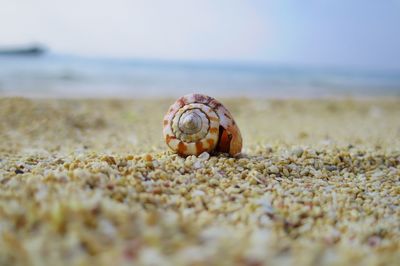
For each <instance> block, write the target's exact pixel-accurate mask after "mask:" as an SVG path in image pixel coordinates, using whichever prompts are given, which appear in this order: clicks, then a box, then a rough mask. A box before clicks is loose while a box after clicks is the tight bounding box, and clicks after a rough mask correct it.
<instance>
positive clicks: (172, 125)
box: [163, 94, 242, 156]
mask: <svg viewBox="0 0 400 266" xmlns="http://www.w3.org/2000/svg"><path fill="white" fill-rule="evenodd" d="M163 133H164V138H165V141H166V143H167V145H168V146H169V147H170V148H171V149H172V150H173V151H175V152H177V153H178V154H179V155H182V156H188V155H199V154H201V153H202V152H205V151H206V152H213V151H216V152H225V153H229V154H230V155H231V156H235V155H238V154H239V153H240V151H241V150H242V136H241V134H240V130H239V128H238V126H237V124H236V122H235V120H234V119H233V117H232V115H231V114H230V113H229V111H228V110H227V109H226V108H225V107H224V106H223V105H222V104H221V103H220V102H219V101H217V100H216V99H214V98H212V97H209V96H206V95H202V94H189V95H185V96H183V97H181V98H179V99H178V100H177V101H176V102H175V103H174V104H173V105H171V107H170V108H169V110H168V112H167V114H166V115H165V117H164V130H163Z"/></svg>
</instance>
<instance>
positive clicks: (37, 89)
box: [0, 54, 400, 98]
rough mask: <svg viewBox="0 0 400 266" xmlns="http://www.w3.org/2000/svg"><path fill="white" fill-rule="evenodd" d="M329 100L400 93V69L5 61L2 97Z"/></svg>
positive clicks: (59, 58) (55, 58)
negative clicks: (197, 96)
mask: <svg viewBox="0 0 400 266" xmlns="http://www.w3.org/2000/svg"><path fill="white" fill-rule="evenodd" d="M191 92H200V93H205V94H209V95H213V96H216V97H251V98H254V97H262V98H264V97H267V98H268V97H269V98H324V97H376V96H382V97H393V96H400V72H395V71H366V70H355V69H343V68H317V67H296V66H286V65H272V64H271V65H262V64H246V63H223V62H220V63H216V62H184V61H161V60H138V59H136V60H134V59H106V58H84V57H77V56H67V55H55V54H47V55H44V56H37V57H34V56H32V57H27V56H24V57H23V56H20V57H18V56H2V57H0V96H27V97H72V98H75V97H90V98H92V97H94V98H102V97H113V98H134V97H177V96H180V95H184V94H187V93H191Z"/></svg>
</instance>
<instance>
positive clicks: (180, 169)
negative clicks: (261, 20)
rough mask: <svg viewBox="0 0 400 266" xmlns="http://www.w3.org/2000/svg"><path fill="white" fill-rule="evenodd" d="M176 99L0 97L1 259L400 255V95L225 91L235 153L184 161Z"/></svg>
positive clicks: (365, 261) (279, 259) (56, 261)
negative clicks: (328, 96) (174, 121)
mask: <svg viewBox="0 0 400 266" xmlns="http://www.w3.org/2000/svg"><path fill="white" fill-rule="evenodd" d="M174 100H175V99H153V100H150V99H143V100H107V99H102V100H100V99H97V100H79V99H70V100H58V99H24V98H1V99H0V265H132V264H135V265H290V264H291V265H398V262H399V261H400V99H399V98H394V99H381V100H368V99H363V100H354V99H336V100H265V99H263V100H256V99H246V98H240V99H238V98H236V99H220V100H221V101H222V102H223V103H224V104H225V105H226V106H227V107H228V109H229V110H230V111H231V113H232V115H233V116H234V118H235V120H236V122H237V123H238V125H239V127H240V130H241V131H242V135H243V139H244V149H243V153H242V154H241V155H240V156H239V157H238V158H229V157H227V156H226V155H224V154H219V155H214V154H212V155H211V156H209V155H208V154H203V155H202V156H200V157H195V156H189V157H187V158H181V157H179V156H177V155H175V154H173V153H172V152H170V151H168V149H167V146H166V145H165V143H164V141H163V138H162V118H163V115H164V114H165V112H166V111H167V109H168V107H169V106H170V105H171V104H172V103H173V102H174Z"/></svg>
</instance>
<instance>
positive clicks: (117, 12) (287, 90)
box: [0, 0, 400, 98]
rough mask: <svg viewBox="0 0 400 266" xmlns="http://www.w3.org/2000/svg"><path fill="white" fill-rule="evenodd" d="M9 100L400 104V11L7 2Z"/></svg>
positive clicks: (398, 5)
mask: <svg viewBox="0 0 400 266" xmlns="http://www.w3.org/2000/svg"><path fill="white" fill-rule="evenodd" d="M0 6H1V9H0V95H1V96H14V95H20V96H30V97H115V98H125V97H165V96H171V97H175V96H178V95H182V94H185V93H190V92H193V91H197V92H203V93H207V94H211V95H214V96H218V97H222V96H226V97H230V96H245V97H275V98H287V97H298V98H303V97H305V98H310V97H311V98H314V97H316V98H319V97H342V96H345V97H348V96H355V97H371V96H372V97H375V96H382V97H393V96H399V95H400V51H399V50H400V26H399V25H400V1H399V0H386V1H373V0H369V1H368V0H353V1H347V0H324V1H322V0H307V1H295V0H292V1H290V0H275V1H274V0H268V1H266V0H264V1H261V0H259V1H258V0H251V1H240V0H221V1H212V0H204V1H191V0H169V1H161V0H159V1H156V0H146V1H136V0H135V1H134V0H112V1H111V0H106V1H102V0H85V1H79V0H68V1H67V0H60V1H53V0H37V1H26V0H0Z"/></svg>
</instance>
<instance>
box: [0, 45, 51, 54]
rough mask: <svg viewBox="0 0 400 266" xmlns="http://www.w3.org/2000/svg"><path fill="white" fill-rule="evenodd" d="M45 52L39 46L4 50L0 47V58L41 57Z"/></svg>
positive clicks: (44, 49) (43, 48)
mask: <svg viewBox="0 0 400 266" xmlns="http://www.w3.org/2000/svg"><path fill="white" fill-rule="evenodd" d="M46 51H47V49H46V48H45V47H43V46H40V45H31V46H26V47H14V48H4V49H3V48H1V47H0V56H8V55H12V56H39V55H43V54H44V53H45V52H46Z"/></svg>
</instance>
